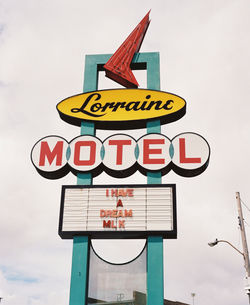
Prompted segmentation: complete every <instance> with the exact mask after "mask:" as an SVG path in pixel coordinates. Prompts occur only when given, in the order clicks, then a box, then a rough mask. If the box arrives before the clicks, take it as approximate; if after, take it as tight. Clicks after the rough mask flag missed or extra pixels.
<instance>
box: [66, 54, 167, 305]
mask: <svg viewBox="0 0 250 305" xmlns="http://www.w3.org/2000/svg"><path fill="white" fill-rule="evenodd" d="M111 56H112V54H100V55H86V57H85V70H84V84H83V92H89V91H95V90H97V89H98V72H99V71H103V65H104V64H105V63H106V62H107V61H108V60H109V58H110V57H111ZM133 65H134V66H133ZM132 68H133V69H138V70H147V88H148V89H152V90H160V57H159V53H158V52H147V53H136V54H135V55H134V58H133V60H132ZM160 132H161V124H160V121H159V120H154V121H151V122H148V123H147V133H160ZM81 135H95V125H94V123H91V122H87V121H82V123H81ZM147 183H148V184H161V173H160V172H148V173H147ZM77 184H78V185H91V184H92V175H91V174H90V173H87V174H78V175H77ZM89 243H90V242H89V239H88V237H85V236H75V237H74V239H73V255H72V268H71V284H70V301H69V305H85V304H87V297H88V268H89ZM163 301H164V283H163V239H162V237H160V236H150V237H148V240H147V305H163Z"/></svg>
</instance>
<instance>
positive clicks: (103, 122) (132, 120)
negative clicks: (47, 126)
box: [57, 89, 186, 129]
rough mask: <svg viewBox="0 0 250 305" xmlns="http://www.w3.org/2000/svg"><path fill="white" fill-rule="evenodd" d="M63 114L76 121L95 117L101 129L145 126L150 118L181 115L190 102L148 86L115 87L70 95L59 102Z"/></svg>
mask: <svg viewBox="0 0 250 305" xmlns="http://www.w3.org/2000/svg"><path fill="white" fill-rule="evenodd" d="M57 110H58V112H59V114H60V117H61V118H62V119H63V120H64V121H66V122H68V123H70V124H73V125H78V126H80V125H81V121H83V120H86V121H92V122H94V123H95V124H96V125H95V126H96V127H97V128H100V129H135V128H143V127H145V126H146V122H148V121H152V120H156V119H157V120H160V122H161V124H166V123H170V122H173V121H176V120H178V119H180V118H181V117H182V116H184V114H185V113H186V102H185V100H184V99H183V98H181V97H179V96H178V95H175V94H172V93H168V92H164V91H157V90H147V89H112V90H100V91H93V92H87V93H82V94H78V95H74V96H71V97H68V98H66V99H64V100H63V101H61V102H60V103H59V104H58V105H57Z"/></svg>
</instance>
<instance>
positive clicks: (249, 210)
mask: <svg viewBox="0 0 250 305" xmlns="http://www.w3.org/2000/svg"><path fill="white" fill-rule="evenodd" d="M240 201H241V202H242V203H243V205H244V206H245V208H246V209H247V210H248V212H250V209H249V207H248V206H247V205H246V204H245V203H244V201H243V200H242V199H240Z"/></svg>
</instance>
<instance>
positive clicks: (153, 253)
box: [147, 236, 164, 305]
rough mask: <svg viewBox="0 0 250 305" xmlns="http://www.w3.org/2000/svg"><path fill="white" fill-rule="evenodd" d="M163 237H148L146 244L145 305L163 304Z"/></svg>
mask: <svg viewBox="0 0 250 305" xmlns="http://www.w3.org/2000/svg"><path fill="white" fill-rule="evenodd" d="M162 254H163V239H162V237H155V236H150V237H148V246H147V278H148V282H147V285H148V287H147V289H148V291H147V292H148V293H147V305H163V303H164V281H163V255H162Z"/></svg>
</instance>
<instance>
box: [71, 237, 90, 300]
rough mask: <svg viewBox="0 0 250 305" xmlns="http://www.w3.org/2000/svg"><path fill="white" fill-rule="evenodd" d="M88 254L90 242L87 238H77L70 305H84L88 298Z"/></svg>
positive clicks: (75, 240) (73, 257) (74, 244)
mask: <svg viewBox="0 0 250 305" xmlns="http://www.w3.org/2000/svg"><path fill="white" fill-rule="evenodd" d="M88 252H89V241H88V237H86V236H75V237H74V241H73V255H72V268H71V283H70V299H69V304H70V305H84V304H85V303H86V299H87V297H88V295H87V293H88V291H87V281H88V259H87V258H88Z"/></svg>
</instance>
